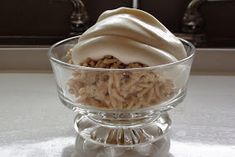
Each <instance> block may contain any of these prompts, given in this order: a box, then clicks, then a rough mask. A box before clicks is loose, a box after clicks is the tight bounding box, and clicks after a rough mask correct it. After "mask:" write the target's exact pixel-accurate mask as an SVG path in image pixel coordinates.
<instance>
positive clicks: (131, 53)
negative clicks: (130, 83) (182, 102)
mask: <svg viewBox="0 0 235 157" xmlns="http://www.w3.org/2000/svg"><path fill="white" fill-rule="evenodd" d="M105 55H112V56H114V57H116V58H118V59H119V60H120V61H122V62H123V63H125V64H128V63H132V62H140V63H143V64H146V65H148V66H154V65H159V64H166V63H171V62H175V61H177V60H180V59H183V58H185V57H186V51H185V49H184V46H183V44H182V43H181V42H180V40H179V39H178V38H177V37H175V36H174V35H173V34H172V33H171V32H170V31H169V30H168V29H167V28H166V27H164V26H163V25H162V24H161V23H160V22H159V21H158V20H157V19H156V18H154V17H153V16H152V15H150V14H148V13H146V12H144V11H141V10H138V9H131V8H118V9H115V10H108V11H105V12H104V13H103V14H101V15H100V17H99V18H98V21H97V23H96V24H95V25H93V26H92V27H91V28H89V29H88V30H87V31H86V32H85V33H83V35H81V37H80V38H79V41H78V43H77V44H76V45H75V46H74V48H73V50H72V60H73V63H74V64H80V63H81V62H82V61H84V60H85V59H87V58H88V57H90V58H92V59H95V60H98V59H100V58H102V57H103V56H105Z"/></svg>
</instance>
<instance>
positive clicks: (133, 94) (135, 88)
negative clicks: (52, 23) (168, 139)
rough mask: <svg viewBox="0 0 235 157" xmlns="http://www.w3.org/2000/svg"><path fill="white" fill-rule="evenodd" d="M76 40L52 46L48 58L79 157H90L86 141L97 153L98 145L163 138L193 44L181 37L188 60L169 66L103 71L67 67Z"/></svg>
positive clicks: (186, 73)
mask: <svg viewBox="0 0 235 157" xmlns="http://www.w3.org/2000/svg"><path fill="white" fill-rule="evenodd" d="M78 39H79V36H76V37H72V38H68V39H65V40H63V41H60V42H58V43H56V44H54V45H53V46H52V47H51V48H50V50H49V58H50V61H51V65H52V68H53V71H54V75H55V79H56V84H57V91H58V95H59V98H60V100H61V102H62V103H63V104H64V105H65V106H67V107H68V108H70V109H72V110H73V111H75V112H77V113H78V115H77V117H76V118H75V129H76V131H77V132H78V134H79V138H81V139H83V140H82V143H83V144H84V145H81V144H80V145H79V149H83V151H79V152H80V153H81V154H80V155H81V156H82V155H89V151H85V150H84V149H85V145H86V144H87V142H88V141H89V143H92V144H93V145H94V148H97V149H99V150H100V149H101V148H100V146H102V148H107V147H111V148H115V149H119V148H122V147H123V149H124V148H125V149H128V150H129V149H132V148H134V147H135V148H136V147H139V146H140V145H149V144H154V143H156V142H157V141H158V140H160V139H162V138H163V136H164V135H165V134H166V133H167V131H168V128H169V126H170V124H171V120H170V118H169V116H168V114H167V111H168V110H170V109H172V108H174V107H175V106H176V105H177V104H179V103H180V102H181V101H182V100H183V99H184V97H185V95H186V89H187V82H188V78H189V74H190V69H191V65H192V61H193V56H194V52H195V48H194V46H193V45H192V44H191V43H189V42H187V41H185V40H182V39H180V40H181V42H182V43H183V45H184V47H185V50H186V52H187V57H186V58H185V59H182V60H179V61H177V62H174V63H169V64H164V65H156V66H151V67H136V68H126V69H104V68H90V67H85V66H79V65H75V64H70V62H71V54H70V51H71V49H72V48H73V46H74V45H75V44H77V42H78ZM94 53H95V52H94ZM143 53H144V52H143ZM105 64H112V60H111V59H110V60H109V59H107V61H105ZM90 145H91V144H90ZM90 145H89V146H90ZM98 145H99V147H98ZM95 146H97V147H95ZM87 153H88V154H87ZM109 155H110V154H109ZM109 155H108V154H106V156H109ZM123 155H125V154H122V156H123ZM104 156H105V155H104ZM113 156H115V155H113Z"/></svg>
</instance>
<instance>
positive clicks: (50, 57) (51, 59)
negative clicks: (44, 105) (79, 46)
mask: <svg viewBox="0 0 235 157" xmlns="http://www.w3.org/2000/svg"><path fill="white" fill-rule="evenodd" d="M80 36H81V35H78V36H74V37H70V38H66V39H64V40H61V41H59V42H57V43H55V44H53V45H52V46H51V47H50V49H49V50H48V57H49V60H50V61H52V62H55V63H57V64H60V65H62V66H65V67H67V68H71V69H81V70H89V71H138V70H153V69H158V68H159V69H160V68H167V67H172V66H175V65H179V64H181V63H184V62H186V61H188V60H190V59H192V58H193V57H194V55H195V52H196V48H195V47H194V45H193V44H192V43H190V42H189V41H187V40H184V39H182V38H178V39H179V40H180V41H181V42H182V43H183V44H184V45H185V44H186V45H187V46H189V47H190V51H189V54H190V55H189V56H187V57H185V58H183V59H181V60H178V61H176V62H172V63H166V64H159V65H154V66H148V67H141V68H127V69H107V68H93V67H85V66H81V65H78V64H70V63H66V62H64V61H61V60H59V59H57V58H55V57H54V56H53V52H52V51H53V49H54V48H56V47H57V46H59V45H61V44H63V43H65V42H67V41H71V40H74V39H79V37H80ZM186 51H187V50H186ZM187 53H188V52H187Z"/></svg>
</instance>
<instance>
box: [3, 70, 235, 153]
mask: <svg viewBox="0 0 235 157" xmlns="http://www.w3.org/2000/svg"><path fill="white" fill-rule="evenodd" d="M0 100H1V103H0V156H1V157H70V156H71V152H73V146H74V143H75V137H76V133H75V131H74V129H73V118H74V116H75V113H73V112H72V111H70V110H69V109H67V108H66V107H64V106H63V105H62V104H61V103H60V101H59V99H58V97H57V93H56V85H55V83H54V80H53V75H52V74H39V73H35V74H33V73H31V74H19V73H12V74H9V73H0ZM170 115H171V118H172V120H173V124H172V128H171V131H170V136H171V148H170V153H169V157H233V156H235V76H202V75H201V76H200V75H194V76H191V78H190V82H189V87H188V94H187V96H186V99H185V100H184V102H183V103H182V104H180V105H179V106H177V108H176V109H174V110H173V111H171V113H170Z"/></svg>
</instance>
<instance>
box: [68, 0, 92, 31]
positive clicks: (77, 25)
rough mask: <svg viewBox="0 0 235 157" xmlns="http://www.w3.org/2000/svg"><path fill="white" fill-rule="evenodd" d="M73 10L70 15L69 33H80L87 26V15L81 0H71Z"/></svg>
mask: <svg viewBox="0 0 235 157" xmlns="http://www.w3.org/2000/svg"><path fill="white" fill-rule="evenodd" d="M71 2H72V4H73V12H72V15H71V16H70V25H71V32H70V35H71V36H74V35H80V34H82V33H83V32H84V31H86V30H87V28H88V21H89V18H88V15H87V11H86V8H85V5H84V3H83V2H82V0H71Z"/></svg>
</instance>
